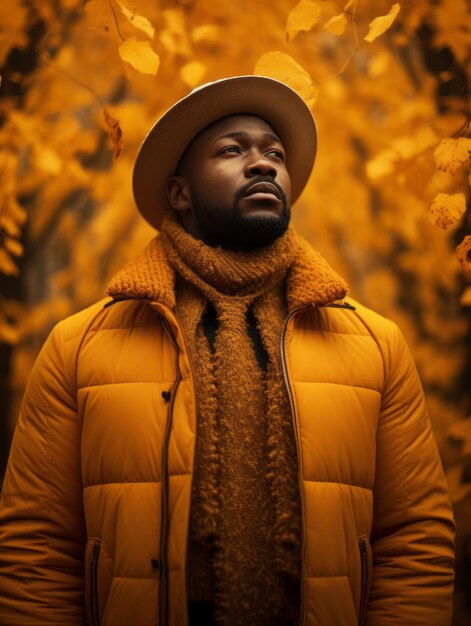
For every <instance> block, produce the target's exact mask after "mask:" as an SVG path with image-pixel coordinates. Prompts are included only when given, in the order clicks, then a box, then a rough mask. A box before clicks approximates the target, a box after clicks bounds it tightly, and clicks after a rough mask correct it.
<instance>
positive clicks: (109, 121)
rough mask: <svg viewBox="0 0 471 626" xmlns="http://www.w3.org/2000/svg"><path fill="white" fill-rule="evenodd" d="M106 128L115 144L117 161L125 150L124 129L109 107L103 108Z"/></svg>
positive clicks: (114, 156)
mask: <svg viewBox="0 0 471 626" xmlns="http://www.w3.org/2000/svg"><path fill="white" fill-rule="evenodd" d="M103 117H104V120H105V128H106V132H107V133H108V135H109V137H110V139H111V142H112V144H113V146H114V154H113V161H115V160H116V159H117V158H118V157H119V155H120V154H121V152H122V150H123V131H122V130H121V126H120V125H119V122H118V120H117V119H116V118H115V117H113V116H112V115H111V113H110V112H109V111H108V109H103Z"/></svg>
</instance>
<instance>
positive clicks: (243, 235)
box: [220, 209, 291, 252]
mask: <svg viewBox="0 0 471 626" xmlns="http://www.w3.org/2000/svg"><path fill="white" fill-rule="evenodd" d="M290 217H291V214H290V211H289V209H287V210H286V211H285V212H284V213H283V215H281V216H280V215H278V214H276V213H274V212H273V211H267V210H257V211H251V212H250V213H248V214H246V213H243V214H240V215H239V216H238V219H237V220H236V221H234V223H232V224H231V225H229V224H228V225H227V226H228V228H227V230H226V232H225V236H224V237H223V238H222V239H223V240H224V241H222V240H221V243H220V245H221V246H222V247H223V248H226V249H228V250H242V251H246V252H249V251H251V250H255V249H257V248H263V247H265V246H268V245H270V244H271V243H273V242H274V241H275V240H276V239H278V238H279V237H281V236H282V235H283V234H284V233H285V232H286V230H287V229H288V226H289V221H290Z"/></svg>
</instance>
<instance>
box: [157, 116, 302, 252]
mask: <svg viewBox="0 0 471 626" xmlns="http://www.w3.org/2000/svg"><path fill="white" fill-rule="evenodd" d="M228 133H231V134H232V133H234V135H232V136H230V137H224V135H227V134H228ZM235 133H237V134H235ZM254 183H265V186H266V187H265V188H263V187H262V188H261V189H260V190H259V191H258V192H256V193H252V194H251V195H247V196H245V194H246V193H247V192H248V191H249V187H250V186H252V185H253V184H254ZM270 183H271V185H270ZM267 184H268V185H267ZM273 186H274V187H273ZM168 198H169V202H170V205H171V206H172V207H173V208H174V209H175V210H176V211H178V212H179V213H180V217H181V221H182V224H183V226H184V227H185V229H186V230H187V231H188V232H189V233H190V234H192V235H193V236H194V237H196V238H198V239H201V240H203V241H205V242H206V243H210V244H212V245H215V244H218V243H219V242H218V241H214V239H215V236H214V234H213V237H211V235H210V234H209V232H206V231H207V230H208V229H205V228H204V226H203V225H202V222H203V223H204V222H206V224H207V225H210V226H211V225H212V224H213V223H214V222H218V221H219V220H220V221H221V225H223V224H224V222H223V220H224V219H225V214H227V215H229V213H230V212H232V214H234V212H235V213H238V214H239V216H240V217H241V218H242V219H243V220H244V223H245V226H244V228H245V227H247V228H249V227H250V223H249V222H250V221H252V222H253V221H254V220H255V221H257V222H258V223H259V224H266V226H267V228H269V227H270V221H271V222H274V221H276V220H277V221H279V220H280V217H281V216H283V215H284V214H286V213H288V217H287V219H288V221H289V206H290V200H291V182H290V177H289V173H288V171H287V169H286V165H285V151H284V148H283V144H282V143H281V141H280V139H279V138H277V136H276V133H275V131H274V130H273V128H271V126H270V125H269V124H268V123H267V122H265V121H264V120H263V119H261V118H259V117H256V116H254V115H246V114H237V115H231V116H228V117H225V118H222V119H220V120H218V121H216V122H214V123H213V124H211V125H210V126H209V127H207V128H206V129H204V130H203V131H202V132H201V133H199V134H198V135H197V136H196V137H195V138H194V139H193V141H192V142H191V143H190V144H189V146H188V147H187V149H186V151H185V153H184V155H183V156H182V159H181V160H180V163H179V166H178V169H177V175H175V176H172V177H170V178H169V181H168ZM207 207H209V210H208V208H207ZM202 214H204V215H202ZM202 217H206V218H207V219H206V220H203V219H202ZM285 218H286V215H285ZM229 227H230V222H228V228H229ZM209 230H211V229H209Z"/></svg>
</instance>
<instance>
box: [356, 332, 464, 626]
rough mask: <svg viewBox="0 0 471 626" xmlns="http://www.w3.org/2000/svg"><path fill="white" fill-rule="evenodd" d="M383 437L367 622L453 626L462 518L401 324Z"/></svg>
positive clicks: (389, 367) (389, 356) (389, 354)
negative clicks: (454, 509)
mask: <svg viewBox="0 0 471 626" xmlns="http://www.w3.org/2000/svg"><path fill="white" fill-rule="evenodd" d="M391 326H392V339H391V340H390V342H389V349H388V350H387V351H386V354H385V375H386V379H385V388H384V393H383V396H382V403H381V413H380V416H379V422H378V427H377V436H376V444H377V449H376V474H375V484H374V490H373V527H372V533H371V547H372V556H373V568H372V581H371V591H370V597H369V602H368V607H367V617H366V624H367V625H368V626H392V625H394V626H402V625H403V626H449V625H450V623H451V619H452V596H453V580H454V536H455V530H456V529H455V522H454V519H453V512H452V508H451V503H450V499H449V495H448V490H447V484H446V480H445V476H444V473H443V468H442V465H441V461H440V456H439V452H438V448H437V445H436V441H435V438H434V435H433V432H432V427H431V423H430V419H429V416H428V414H427V410H426V407H425V400H424V394H423V390H422V386H421V383H420V380H419V377H418V374H417V370H416V367H415V364H414V362H413V360H412V356H411V354H410V351H409V349H408V347H407V345H406V342H405V340H404V338H403V336H402V333H401V331H400V330H399V329H398V327H397V326H396V325H395V324H391Z"/></svg>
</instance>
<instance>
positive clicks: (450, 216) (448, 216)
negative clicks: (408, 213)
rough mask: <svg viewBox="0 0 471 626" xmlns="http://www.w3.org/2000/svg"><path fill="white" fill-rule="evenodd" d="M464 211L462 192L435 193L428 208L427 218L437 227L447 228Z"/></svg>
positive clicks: (464, 202) (464, 203)
mask: <svg viewBox="0 0 471 626" xmlns="http://www.w3.org/2000/svg"><path fill="white" fill-rule="evenodd" d="M465 211H466V199H465V197H464V193H454V194H449V193H437V195H436V196H435V198H434V199H433V200H432V202H431V204H430V207H429V210H428V220H429V222H430V223H431V224H433V225H434V226H438V227H439V228H448V226H450V224H454V223H455V222H457V221H458V220H459V219H461V217H462V215H463V213H464V212H465Z"/></svg>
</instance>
